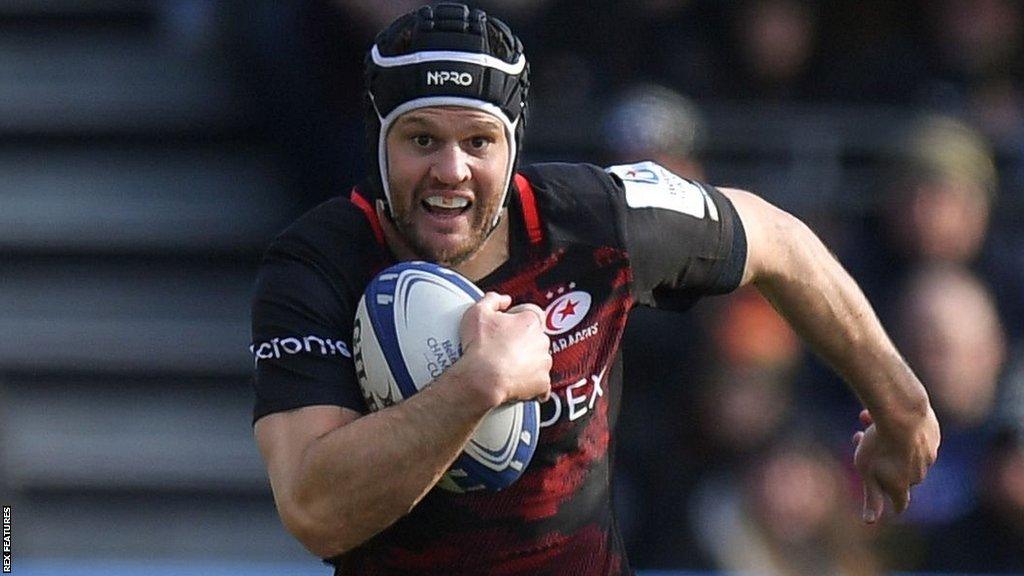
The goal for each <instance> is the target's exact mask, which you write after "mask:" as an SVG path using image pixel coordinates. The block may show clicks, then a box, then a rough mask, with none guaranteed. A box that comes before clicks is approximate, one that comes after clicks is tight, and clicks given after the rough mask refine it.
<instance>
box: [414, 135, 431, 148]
mask: <svg viewBox="0 0 1024 576" xmlns="http://www.w3.org/2000/svg"><path fill="white" fill-rule="evenodd" d="M412 141H413V142H414V143H415V144H416V145H417V146H419V147H421V148H426V147H428V146H430V145H431V144H433V143H434V139H433V138H431V137H430V136H428V135H426V134H417V135H416V136H413V138H412Z"/></svg>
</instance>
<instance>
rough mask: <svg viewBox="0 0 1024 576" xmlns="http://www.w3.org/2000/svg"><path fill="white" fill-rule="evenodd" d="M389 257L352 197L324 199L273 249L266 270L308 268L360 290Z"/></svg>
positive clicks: (266, 256) (276, 241) (265, 262)
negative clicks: (380, 264) (378, 266)
mask: <svg viewBox="0 0 1024 576" xmlns="http://www.w3.org/2000/svg"><path fill="white" fill-rule="evenodd" d="M384 258H386V251H385V250H384V248H383V247H382V246H381V245H380V244H379V243H378V242H377V239H376V237H375V235H374V232H373V228H372V227H371V225H370V222H369V220H368V219H367V217H366V215H365V213H364V212H363V211H362V210H361V209H360V208H359V207H358V206H356V205H355V204H353V203H352V202H351V201H350V200H349V199H348V198H347V197H340V196H339V197H336V198H332V199H330V200H327V201H325V202H324V203H322V204H320V205H319V206H317V207H315V208H313V209H312V210H310V211H308V212H306V213H305V214H303V215H302V216H300V217H299V218H298V219H296V220H295V221H294V222H293V223H292V224H291V225H290V226H288V227H287V228H286V229H285V230H284V231H283V232H281V233H280V234H279V235H278V236H277V237H276V238H275V239H274V240H273V241H272V242H271V243H270V245H269V246H268V248H267V250H266V252H265V253H264V256H263V261H262V268H263V270H264V271H266V270H267V269H269V268H278V267H280V266H279V265H281V264H285V265H286V266H285V267H284V268H283V269H289V270H294V269H295V266H296V265H298V266H299V267H301V268H303V269H306V270H309V271H311V272H312V273H315V274H317V275H319V276H321V277H323V278H325V279H327V280H328V282H329V283H331V284H333V285H335V286H336V287H341V286H338V284H339V283H340V284H345V285H351V286H344V287H345V288H349V289H355V288H359V292H361V287H362V286H363V285H365V282H366V281H367V280H368V279H369V277H370V276H371V275H372V272H373V270H374V269H375V267H376V266H377V265H378V264H379V263H380V262H381V261H382V259H384Z"/></svg>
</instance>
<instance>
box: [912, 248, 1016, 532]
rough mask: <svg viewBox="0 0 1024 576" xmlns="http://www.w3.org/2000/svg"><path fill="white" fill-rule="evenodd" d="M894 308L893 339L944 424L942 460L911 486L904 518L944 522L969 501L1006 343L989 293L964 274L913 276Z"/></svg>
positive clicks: (935, 270)
mask: <svg viewBox="0 0 1024 576" xmlns="http://www.w3.org/2000/svg"><path fill="white" fill-rule="evenodd" d="M897 305H898V310H899V321H898V324H897V327H896V328H897V332H896V335H897V339H898V341H899V342H900V343H901V349H902V350H903V352H904V354H905V355H906V357H907V360H908V362H909V363H910V365H911V367H912V368H913V369H914V370H915V371H916V372H917V374H918V376H920V378H921V381H922V382H923V383H924V384H925V386H926V387H927V388H928V391H929V393H930V395H931V398H932V404H933V406H934V407H935V411H936V414H937V415H938V417H939V421H940V422H941V423H942V448H941V455H940V457H939V461H938V462H937V463H936V464H935V466H934V467H933V468H932V470H931V471H930V472H929V474H928V478H927V479H926V480H925V482H924V483H922V484H921V485H920V486H918V487H916V488H915V490H914V492H913V501H914V506H913V507H912V508H911V509H910V510H909V511H908V513H907V516H906V518H907V519H908V520H909V521H911V522H914V523H917V524H923V525H937V524H948V523H950V522H952V521H954V520H956V519H958V518H960V517H961V516H962V515H963V514H965V513H966V512H967V511H968V510H969V509H970V507H971V506H972V505H973V504H974V498H975V490H976V482H977V474H978V471H979V466H980V461H979V458H980V454H979V451H978V447H979V446H982V445H984V444H985V442H986V440H987V438H988V436H989V435H990V424H991V420H992V415H993V410H994V407H995V401H996V395H997V391H998V387H997V383H998V381H999V377H1000V373H1001V371H1002V367H1003V362H1004V360H1005V355H1006V343H1005V339H1004V336H1003V332H1002V327H1001V325H1000V320H999V317H998V315H997V313H996V310H995V306H994V304H993V302H992V297H991V295H990V294H989V292H988V291H987V290H986V288H985V287H984V286H983V285H982V284H981V282H980V281H978V280H977V279H976V278H975V277H974V276H973V275H972V274H971V273H970V272H968V271H967V270H966V269H963V268H960V267H956V266H954V265H950V264H945V265H937V264H936V265H930V266H927V267H925V268H923V269H921V270H919V271H917V272H915V273H914V274H913V275H912V276H911V277H910V279H909V281H908V284H907V286H906V288H905V289H904V291H903V293H902V295H901V296H900V298H899V300H898V302H897Z"/></svg>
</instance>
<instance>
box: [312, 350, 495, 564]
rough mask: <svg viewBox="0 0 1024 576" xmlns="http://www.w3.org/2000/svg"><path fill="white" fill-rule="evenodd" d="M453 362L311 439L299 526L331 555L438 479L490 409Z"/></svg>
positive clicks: (383, 524)
mask: <svg viewBox="0 0 1024 576" xmlns="http://www.w3.org/2000/svg"><path fill="white" fill-rule="evenodd" d="M459 378H460V376H459V375H458V373H457V372H456V371H455V370H451V371H449V372H446V373H445V374H444V375H442V376H441V377H440V378H439V379H438V380H437V381H435V383H434V384H433V385H431V386H430V387H428V388H426V389H424V390H423V391H421V392H420V393H418V394H416V395H414V396H412V397H410V398H408V399H406V400H404V401H402V402H400V403H398V404H396V405H394V406H391V407H389V408H387V409H385V410H381V411H379V412H375V413H372V414H368V415H366V416H364V417H361V418H358V419H357V420H355V421H354V422H352V423H350V424H348V425H346V426H342V427H340V428H338V429H335V430H333V431H331V432H330V433H328V434H326V435H324V436H322V437H321V438H319V439H317V440H316V441H315V442H313V443H312V444H311V445H310V446H309V447H308V449H307V450H306V452H305V454H304V455H303V458H302V463H301V467H300V470H299V471H298V473H297V478H298V480H297V482H296V485H295V493H294V495H293V497H294V498H295V502H294V504H295V505H294V507H293V508H294V509H297V510H301V511H302V512H303V516H304V518H303V519H302V521H301V522H299V523H298V524H299V525H300V526H301V527H300V528H299V530H296V531H297V532H303V533H302V534H296V535H297V536H299V538H300V540H302V541H303V543H304V544H305V545H306V546H307V547H308V548H310V550H311V551H312V552H314V553H316V554H317V555H319V556H321V557H330V556H334V555H337V554H340V553H342V552H344V551H346V550H349V549H351V548H353V547H355V546H357V545H359V544H360V543H362V542H363V541H365V540H367V539H368V538H370V537H372V536H373V535H375V534H376V533H378V532H380V531H381V530H383V529H384V528H387V527H388V526H390V525H391V524H392V523H393V522H395V521H396V520H397V519H398V518H400V517H402V516H404V515H405V514H407V513H408V512H409V511H410V510H411V509H412V508H413V507H414V506H415V505H416V503H418V502H419V501H420V499H421V498H422V497H423V496H424V495H425V494H426V493H427V492H428V491H429V490H430V489H431V488H432V487H433V486H434V484H435V483H436V482H437V481H438V479H439V478H440V477H441V475H442V474H443V473H444V471H445V470H446V469H447V468H448V467H449V466H450V465H451V463H452V461H454V459H455V458H456V457H457V456H458V454H459V453H460V451H461V450H462V448H463V446H464V445H465V443H466V442H467V441H468V440H469V438H470V437H471V436H472V434H473V432H474V430H475V429H476V426H477V424H478V423H479V422H480V420H481V419H482V418H483V417H484V416H485V415H486V414H487V412H488V410H489V405H488V403H487V401H486V400H484V399H477V398H472V397H467V396H466V393H465V392H466V389H467V387H465V386H461V385H460V384H461V383H460V382H459V381H458V379H459Z"/></svg>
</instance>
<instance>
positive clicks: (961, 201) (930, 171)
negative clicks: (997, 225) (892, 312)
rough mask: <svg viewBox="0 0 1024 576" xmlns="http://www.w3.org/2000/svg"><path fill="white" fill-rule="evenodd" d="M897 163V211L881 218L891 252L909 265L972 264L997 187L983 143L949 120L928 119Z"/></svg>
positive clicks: (907, 141)
mask: <svg viewBox="0 0 1024 576" xmlns="http://www.w3.org/2000/svg"><path fill="white" fill-rule="evenodd" d="M900 160H901V162H900V165H899V166H898V167H897V168H896V173H895V177H896V181H895V186H896V194H895V195H894V203H895V205H894V206H892V207H891V208H890V209H888V210H886V212H885V214H886V216H887V218H888V229H889V232H890V234H891V235H892V239H893V245H894V247H895V248H896V249H897V250H898V251H899V252H900V254H901V255H902V256H903V257H905V258H907V259H910V260H941V261H947V262H954V263H960V264H966V263H970V262H972V261H973V260H974V258H975V257H976V256H977V255H978V252H979V251H980V250H981V247H982V243H983V242H984V240H985V235H986V233H987V231H988V224H989V215H990V212H991V209H992V201H993V198H994V196H995V192H996V187H997V178H996V171H995V164H994V162H993V159H992V152H991V150H990V148H989V146H988V144H987V142H985V140H984V139H983V138H982V137H981V135H980V134H978V133H977V132H976V131H975V130H973V129H971V128H970V127H969V126H967V125H966V124H963V123H961V122H958V121H956V120H953V119H952V118H947V117H941V116H935V117H928V118H925V119H923V120H921V121H919V122H918V123H917V124H915V125H914V126H913V127H912V128H911V129H910V130H909V132H908V134H907V135H906V137H905V139H904V141H903V142H902V149H901V151H900Z"/></svg>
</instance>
